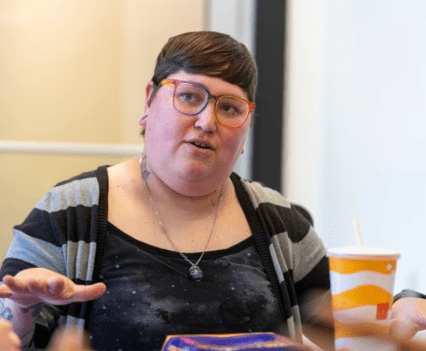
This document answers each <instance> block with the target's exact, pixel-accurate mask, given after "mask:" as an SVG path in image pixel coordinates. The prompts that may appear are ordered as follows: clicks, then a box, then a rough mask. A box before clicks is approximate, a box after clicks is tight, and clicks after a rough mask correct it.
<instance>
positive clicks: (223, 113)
mask: <svg viewBox="0 0 426 351" xmlns="http://www.w3.org/2000/svg"><path fill="white" fill-rule="evenodd" d="M208 97H209V94H208V92H207V90H205V89H203V88H202V87H200V86H197V85H195V84H192V83H187V82H181V83H180V84H179V85H178V86H177V87H176V89H175V93H174V105H175V108H176V109H177V110H179V111H180V112H182V113H185V114H189V115H195V114H197V113H199V112H200V111H201V110H203V109H204V107H205V106H206V105H207V104H208ZM215 109H216V115H217V118H218V119H219V122H220V123H222V124H224V125H227V126H230V127H239V126H240V125H241V124H243V123H244V120H245V119H246V117H247V115H248V113H249V105H248V103H247V102H246V101H243V100H239V99H236V98H234V97H230V96H226V95H225V96H221V97H220V98H219V99H217V101H216V105H215Z"/></svg>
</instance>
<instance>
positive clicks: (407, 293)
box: [393, 289, 426, 303]
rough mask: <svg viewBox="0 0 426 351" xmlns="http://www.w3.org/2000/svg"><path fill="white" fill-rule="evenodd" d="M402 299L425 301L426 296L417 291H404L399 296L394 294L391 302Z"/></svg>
mask: <svg viewBox="0 0 426 351" xmlns="http://www.w3.org/2000/svg"><path fill="white" fill-rule="evenodd" d="M404 297H417V298H420V299H426V295H424V294H421V293H419V292H417V291H414V290H411V289H404V290H402V291H401V292H400V293H399V294H396V295H395V296H394V298H393V302H394V303H395V302H396V301H398V300H399V299H402V298H404Z"/></svg>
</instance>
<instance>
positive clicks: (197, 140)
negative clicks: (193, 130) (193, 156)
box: [186, 138, 216, 151]
mask: <svg viewBox="0 0 426 351" xmlns="http://www.w3.org/2000/svg"><path fill="white" fill-rule="evenodd" d="M186 143H188V144H191V145H192V146H194V147H195V148H198V149H200V150H206V151H215V150H216V148H215V147H214V145H213V144H212V143H211V142H210V141H208V140H205V139H200V138H194V139H189V140H186ZM194 144H201V145H204V146H206V147H207V148H199V147H197V146H196V145H194Z"/></svg>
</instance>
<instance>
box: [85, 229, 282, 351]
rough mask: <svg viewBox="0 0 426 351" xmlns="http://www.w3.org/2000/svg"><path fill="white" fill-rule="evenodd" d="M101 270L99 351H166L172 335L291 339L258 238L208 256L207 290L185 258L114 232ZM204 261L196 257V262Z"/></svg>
mask: <svg viewBox="0 0 426 351" xmlns="http://www.w3.org/2000/svg"><path fill="white" fill-rule="evenodd" d="M106 240H107V241H106V247H105V254H104V257H103V261H102V266H101V270H100V274H101V276H102V277H101V279H102V281H103V282H105V284H106V285H107V292H106V293H105V294H104V295H103V296H102V297H101V298H99V299H97V300H95V302H94V304H93V306H92V313H91V317H90V320H89V324H88V330H89V332H90V338H91V342H92V347H93V348H95V349H96V350H160V349H161V346H162V345H163V342H164V339H165V337H166V336H167V335H176V334H214V333H243V332H267V331H271V332H277V333H282V332H283V324H284V322H283V319H282V316H281V314H280V311H279V306H278V302H277V299H276V297H275V296H274V294H273V292H272V289H271V284H270V282H269V280H268V278H267V275H266V273H265V271H264V268H263V265H262V263H261V260H260V257H259V255H258V253H257V251H256V249H255V245H254V243H253V240H252V238H249V239H247V240H244V241H242V242H241V243H239V244H237V245H235V246H233V247H231V248H229V249H226V250H218V251H209V252H206V253H205V255H204V257H203V259H202V261H201V262H200V264H199V266H200V268H201V269H202V270H203V275H204V277H203V279H202V281H201V282H195V281H192V280H190V279H189V278H188V271H189V267H190V265H189V263H188V262H186V261H184V260H183V259H182V257H181V256H180V255H179V253H177V252H172V251H168V250H163V249H159V248H156V247H153V246H150V245H148V244H145V243H143V242H140V241H138V240H136V239H134V238H132V237H130V236H128V235H126V234H125V233H123V232H121V231H120V230H119V229H117V228H116V227H114V226H113V225H111V224H108V233H107V239H106ZM199 255H200V254H188V255H187V256H188V257H189V259H190V260H191V261H193V262H195V261H196V260H197V259H198V257H199Z"/></svg>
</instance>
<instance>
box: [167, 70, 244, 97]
mask: <svg viewBox="0 0 426 351" xmlns="http://www.w3.org/2000/svg"><path fill="white" fill-rule="evenodd" d="M167 78H170V79H179V80H185V81H189V82H194V83H198V84H201V85H203V86H204V87H206V88H207V89H208V90H209V91H210V93H212V94H213V95H223V94H232V95H236V96H238V97H241V98H243V99H247V94H246V92H245V91H244V90H243V89H242V88H240V87H239V86H238V85H236V84H232V83H229V82H227V81H225V80H223V79H221V78H218V77H210V76H206V75H204V74H194V73H187V72H185V71H183V70H180V71H178V72H176V73H173V74H171V75H170V76H168V77H167Z"/></svg>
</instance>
